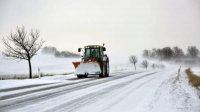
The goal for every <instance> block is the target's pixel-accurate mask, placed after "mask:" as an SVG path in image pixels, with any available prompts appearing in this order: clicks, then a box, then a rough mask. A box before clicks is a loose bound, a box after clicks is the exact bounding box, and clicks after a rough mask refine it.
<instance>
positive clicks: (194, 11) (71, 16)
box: [0, 0, 200, 55]
mask: <svg viewBox="0 0 200 112" xmlns="http://www.w3.org/2000/svg"><path fill="white" fill-rule="evenodd" d="M22 25H24V26H25V27H26V29H28V30H29V29H30V28H34V29H35V28H37V29H39V30H40V33H41V38H43V39H44V40H46V43H45V45H51V46H56V47H57V48H58V49H60V50H71V51H77V48H78V47H82V46H84V45H87V44H102V43H103V42H104V43H106V46H107V49H108V52H109V53H111V54H116V53H121V54H122V53H123V54H128V55H129V54H135V53H141V51H142V50H143V49H151V48H154V47H160V48H162V47H165V46H176V45H177V46H179V47H181V48H184V49H186V47H187V46H190V45H196V46H197V47H198V48H200V1H199V0H0V38H2V36H6V35H8V34H9V33H10V32H12V31H15V29H16V26H22ZM2 47H3V46H2V43H1V44H0V48H2Z"/></svg>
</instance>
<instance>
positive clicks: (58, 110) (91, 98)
mask: <svg viewBox="0 0 200 112" xmlns="http://www.w3.org/2000/svg"><path fill="white" fill-rule="evenodd" d="M155 73H156V72H153V73H148V74H145V75H142V76H139V77H137V78H134V79H132V80H129V81H126V82H123V83H119V84H117V85H113V86H110V87H107V88H104V89H103V90H101V91H97V92H95V93H90V94H87V95H85V96H82V97H80V98H77V99H74V100H72V101H70V102H66V103H64V104H62V105H59V106H57V107H55V108H52V109H49V110H47V111H45V112H74V111H76V110H77V109H80V108H81V107H82V106H85V105H88V104H92V103H93V102H95V101H97V100H98V99H100V98H101V97H103V96H105V95H107V94H110V93H111V92H113V91H115V90H118V89H120V88H123V87H125V86H127V85H128V84H130V83H132V82H134V81H137V80H141V79H143V78H146V77H149V76H152V75H154V74H155ZM152 79H153V78H151V79H149V80H148V81H150V80H152ZM145 82H146V81H145ZM143 84H144V82H143V83H141V84H140V85H138V86H137V87H136V88H135V89H137V88H139V87H141V86H142V85H143Z"/></svg>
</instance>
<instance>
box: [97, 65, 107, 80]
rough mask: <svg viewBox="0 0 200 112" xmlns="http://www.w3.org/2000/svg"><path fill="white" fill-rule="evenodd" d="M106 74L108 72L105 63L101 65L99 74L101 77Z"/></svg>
mask: <svg viewBox="0 0 200 112" xmlns="http://www.w3.org/2000/svg"><path fill="white" fill-rule="evenodd" d="M105 74H106V66H105V64H103V65H102V67H101V74H99V78H102V77H104V76H105Z"/></svg>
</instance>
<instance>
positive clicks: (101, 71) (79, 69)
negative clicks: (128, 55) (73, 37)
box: [72, 44, 109, 78]
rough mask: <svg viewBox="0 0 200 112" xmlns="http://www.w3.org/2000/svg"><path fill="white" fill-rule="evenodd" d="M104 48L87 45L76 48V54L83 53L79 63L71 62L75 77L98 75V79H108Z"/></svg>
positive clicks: (107, 60)
mask: <svg viewBox="0 0 200 112" xmlns="http://www.w3.org/2000/svg"><path fill="white" fill-rule="evenodd" d="M105 51H106V48H105V47H104V44H103V46H100V45H88V46H85V47H84V48H78V52H83V56H82V58H81V61H80V62H72V63H73V65H74V67H75V72H74V73H75V75H76V76H77V77H78V78H85V77H87V76H88V75H98V76H99V77H109V58H108V56H107V55H106V54H104V52H105Z"/></svg>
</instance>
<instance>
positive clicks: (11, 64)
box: [0, 55, 200, 112]
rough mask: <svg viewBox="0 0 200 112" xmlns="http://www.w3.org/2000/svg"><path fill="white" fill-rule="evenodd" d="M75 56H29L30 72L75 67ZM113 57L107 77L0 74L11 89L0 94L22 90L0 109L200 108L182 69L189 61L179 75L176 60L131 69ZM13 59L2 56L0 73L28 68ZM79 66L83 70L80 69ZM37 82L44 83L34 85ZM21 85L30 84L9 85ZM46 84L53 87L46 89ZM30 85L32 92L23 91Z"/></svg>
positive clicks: (178, 111) (181, 111)
mask: <svg viewBox="0 0 200 112" xmlns="http://www.w3.org/2000/svg"><path fill="white" fill-rule="evenodd" d="M73 61H80V60H79V59H65V58H55V57H52V56H49V55H39V56H38V57H35V58H34V59H33V60H32V62H33V68H34V69H33V70H34V73H37V68H38V67H39V68H40V69H41V72H45V73H58V74H61V73H69V72H73V71H74V68H73V65H72V63H71V62H73ZM111 62H113V63H111V64H110V66H111V67H110V68H111V74H110V75H111V77H108V78H98V76H97V77H94V76H90V77H89V78H85V79H77V77H76V76H75V75H74V74H73V73H71V74H68V75H55V76H47V77H41V78H40V79H39V78H38V79H25V80H0V91H3V90H5V89H10V90H9V91H7V92H6V91H4V92H0V98H3V97H5V96H9V95H10V96H15V95H16V94H24V95H19V96H16V97H13V98H10V99H5V100H0V111H13V112H22V111H26V112H35V111H40V112H44V111H58V112H66V111H72V112H102V111H104V112H122V111H124V112H133V111H134V112H200V103H199V102H200V98H199V96H200V91H198V90H197V89H196V88H194V87H192V86H191V85H190V84H189V83H188V79H187V75H186V73H185V69H187V68H188V67H187V66H182V68H181V73H180V77H179V78H177V77H178V75H177V72H178V69H179V67H180V65H176V64H169V63H162V64H164V65H165V66H166V67H165V69H155V70H154V69H151V68H149V69H148V70H147V71H146V70H144V69H143V68H140V67H138V68H137V71H135V70H134V67H133V65H131V64H127V63H120V62H119V63H118V62H114V60H112V61H111ZM15 63H16V62H15V61H13V60H0V74H4V75H5V74H22V73H26V72H27V71H23V69H27V68H26V66H27V65H26V64H27V63H26V62H24V61H22V62H19V63H18V62H17V63H18V64H17V66H16V64H15ZM150 63H158V64H159V62H155V61H150ZM94 65H95V64H91V65H90V63H87V64H84V65H81V66H82V68H84V67H86V68H90V69H96V67H95V66H94ZM138 66H139V64H138ZM93 67H94V68H93ZM27 70H28V69H27ZM84 70H85V69H84ZM98 70H99V69H98ZM78 71H79V72H83V71H82V70H81V69H80V70H78ZM133 71H135V72H133ZM192 71H194V73H195V74H200V69H199V68H198V67H196V68H192ZM76 72H77V71H76ZM76 72H75V73H76ZM76 74H77V73H76ZM38 84H44V85H41V86H34V85H38ZM61 85H66V86H61ZM24 86H33V87H30V88H29V87H28V88H22V89H13V90H12V88H18V87H24ZM49 87H52V89H45V88H49ZM43 89H44V90H43ZM39 90H40V91H39ZM30 91H36V92H33V93H29V94H25V93H26V92H30ZM51 95H52V96H51ZM40 97H44V99H43V98H41V99H40ZM45 98H46V99H45ZM32 100H33V101H32ZM20 101H21V103H19V104H16V105H14V106H13V103H15V102H20ZM26 101H27V102H26ZM23 102H24V103H23ZM4 104H10V106H8V108H6V109H5V110H1V109H2V108H3V107H2V105H4ZM17 105H19V106H17ZM49 105H51V106H49Z"/></svg>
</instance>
